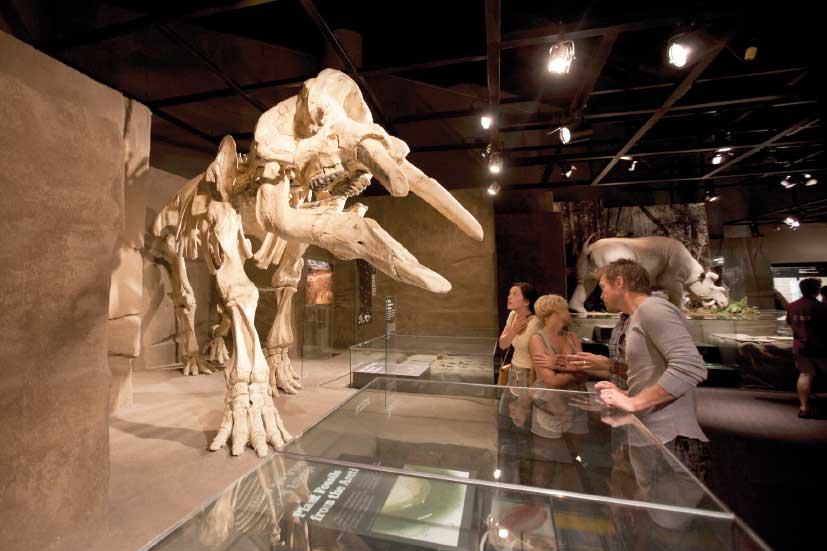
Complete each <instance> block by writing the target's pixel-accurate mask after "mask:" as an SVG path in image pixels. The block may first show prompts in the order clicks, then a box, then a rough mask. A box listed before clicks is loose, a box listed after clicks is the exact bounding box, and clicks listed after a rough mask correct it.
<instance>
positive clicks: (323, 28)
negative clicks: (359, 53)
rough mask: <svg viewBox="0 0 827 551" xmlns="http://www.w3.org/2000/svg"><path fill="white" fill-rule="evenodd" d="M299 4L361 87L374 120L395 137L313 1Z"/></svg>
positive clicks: (372, 94) (380, 108) (372, 96)
mask: <svg viewBox="0 0 827 551" xmlns="http://www.w3.org/2000/svg"><path fill="white" fill-rule="evenodd" d="M299 2H301V5H302V7H303V8H304V10H305V11H306V12H307V15H308V17H310V19H311V20H312V21H313V23H314V24H315V25H316V27H317V28H318V29H319V32H320V33H321V34H322V36H323V37H324V39H325V40H326V41H327V43H328V45H329V46H330V47H331V48H332V49H333V51H334V52H335V53H336V55H337V56H338V58H339V61H341V62H342V65H343V66H344V68H345V71H347V73H348V74H350V76H351V77H353V79H354V80H355V81H356V82H358V83H359V85H360V86H361V88H362V92H363V93H364V95H365V99H367V100H368V103H370V106H371V108H372V109H373V110H374V112H375V113H376V115H377V117H376V118H378V119H379V123H380V124H381V125H382V126H383V127H385V130H387V131H388V132H389V133H391V134H394V135H395V134H396V131H395V130H394V127H393V124H392V123H391V122H390V120H389V119H388V118H387V117H386V116H385V113H384V111H383V110H382V106H381V105H380V103H379V99H378V98H377V97H376V95H375V94H374V93H373V90H372V89H371V87H370V84H368V81H367V80H365V77H363V76H362V75H360V74H359V71H358V70H357V69H356V66H355V65H354V64H353V61H352V60H351V59H350V56H349V55H347V52H346V51H345V49H344V47H342V45H341V44H340V43H339V40H338V39H337V38H336V36H335V35H334V34H333V31H331V30H330V27H329V26H328V25H327V22H326V21H325V20H324V18H323V17H322V15H321V13H319V10H318V8H317V7H316V4H315V3H314V2H313V0H299Z"/></svg>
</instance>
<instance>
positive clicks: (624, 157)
mask: <svg viewBox="0 0 827 551" xmlns="http://www.w3.org/2000/svg"><path fill="white" fill-rule="evenodd" d="M620 160H621V161H631V160H632V156H631V155H624V156H622V157H621V158H620Z"/></svg>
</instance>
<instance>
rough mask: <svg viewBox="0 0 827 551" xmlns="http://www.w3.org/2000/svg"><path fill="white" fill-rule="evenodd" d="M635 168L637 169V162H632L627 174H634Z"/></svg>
mask: <svg viewBox="0 0 827 551" xmlns="http://www.w3.org/2000/svg"><path fill="white" fill-rule="evenodd" d="M635 168H637V161H632V164H630V165H629V172H634V171H635Z"/></svg>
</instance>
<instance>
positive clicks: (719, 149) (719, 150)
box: [718, 147, 732, 153]
mask: <svg viewBox="0 0 827 551" xmlns="http://www.w3.org/2000/svg"><path fill="white" fill-rule="evenodd" d="M730 151H732V148H731V147H719V148H718V153H729V152H730Z"/></svg>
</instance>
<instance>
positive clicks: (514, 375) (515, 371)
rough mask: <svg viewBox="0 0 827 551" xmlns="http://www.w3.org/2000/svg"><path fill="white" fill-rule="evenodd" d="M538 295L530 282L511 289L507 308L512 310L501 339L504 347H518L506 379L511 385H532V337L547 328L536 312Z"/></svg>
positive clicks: (516, 285) (505, 348)
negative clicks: (530, 343)
mask: <svg viewBox="0 0 827 551" xmlns="http://www.w3.org/2000/svg"><path fill="white" fill-rule="evenodd" d="M538 297H539V293H537V289H535V288H534V286H533V285H532V284H530V283H524V282H521V283H515V284H514V285H512V286H511V289H509V291H508V303H507V308H508V309H509V310H510V313H509V314H508V320H507V321H506V322H505V329H503V332H502V334H501V335H500V340H499V345H500V348H501V349H502V350H507V349H508V347H510V346H513V347H514V355H513V356H512V358H511V368H510V369H509V373H508V380H507V382H506V384H507V385H508V386H523V387H527V386H531V354H530V353H529V351H528V340H529V339H530V338H531V336H532V335H534V334H535V333H537V331H539V330H540V329H542V327H543V324H542V322H541V321H540V320H539V319H537V316H535V315H534V303H535V302H536V301H537V298H538Z"/></svg>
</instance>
